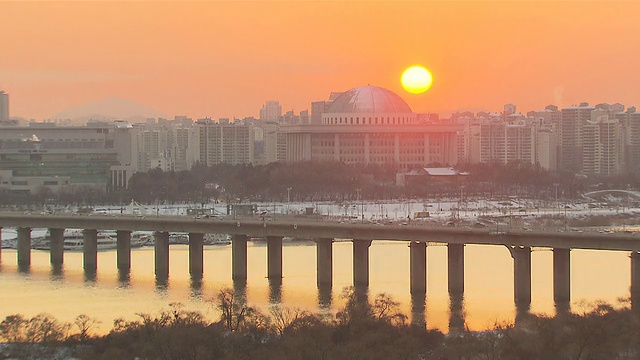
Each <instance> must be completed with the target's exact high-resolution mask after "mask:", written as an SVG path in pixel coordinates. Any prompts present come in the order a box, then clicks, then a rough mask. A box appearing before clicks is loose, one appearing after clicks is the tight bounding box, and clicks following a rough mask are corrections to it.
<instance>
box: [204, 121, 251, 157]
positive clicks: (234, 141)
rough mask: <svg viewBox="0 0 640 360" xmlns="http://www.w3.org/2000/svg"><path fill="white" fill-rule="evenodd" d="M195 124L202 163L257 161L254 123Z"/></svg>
mask: <svg viewBox="0 0 640 360" xmlns="http://www.w3.org/2000/svg"><path fill="white" fill-rule="evenodd" d="M195 126H196V131H197V134H198V135H197V136H198V140H197V143H198V149H199V154H198V161H199V162H200V164H202V165H206V166H211V165H214V164H220V163H227V164H249V163H255V158H254V156H255V153H254V145H255V144H254V142H255V134H254V126H253V125H242V124H235V123H232V124H220V123H217V124H216V123H201V122H198V123H196V125H195Z"/></svg>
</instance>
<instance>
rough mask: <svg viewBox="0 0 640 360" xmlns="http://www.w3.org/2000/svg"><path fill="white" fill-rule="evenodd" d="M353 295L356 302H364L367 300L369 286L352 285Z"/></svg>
mask: <svg viewBox="0 0 640 360" xmlns="http://www.w3.org/2000/svg"><path fill="white" fill-rule="evenodd" d="M353 295H354V299H355V301H356V303H358V304H365V303H368V302H369V287H368V286H363V285H357V286H354V287H353Z"/></svg>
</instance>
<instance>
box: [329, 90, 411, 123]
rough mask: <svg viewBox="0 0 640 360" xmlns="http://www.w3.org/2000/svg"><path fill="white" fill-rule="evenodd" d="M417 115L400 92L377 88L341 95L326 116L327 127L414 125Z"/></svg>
mask: <svg viewBox="0 0 640 360" xmlns="http://www.w3.org/2000/svg"><path fill="white" fill-rule="evenodd" d="M415 122H416V115H415V114H414V113H413V112H411V108H409V105H407V103H406V102H404V100H402V98H401V97H400V96H398V95H397V94H396V93H394V92H392V91H390V90H387V89H384V88H381V87H377V86H371V85H367V86H362V87H358V88H355V89H351V90H349V91H347V92H344V93H342V95H340V96H338V98H336V99H335V100H334V101H333V102H332V103H331V105H329V108H328V109H327V112H326V113H324V114H322V123H323V124H325V125H354V124H355V125H360V124H362V125H365V124H366V125H383V124H385V125H397V124H413V123H415Z"/></svg>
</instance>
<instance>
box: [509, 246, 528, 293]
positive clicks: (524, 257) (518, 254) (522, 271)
mask: <svg viewBox="0 0 640 360" xmlns="http://www.w3.org/2000/svg"><path fill="white" fill-rule="evenodd" d="M511 254H512V256H513V280H514V284H513V290H514V300H515V302H516V304H522V305H526V304H531V247H530V246H514V247H513V249H512V252H511Z"/></svg>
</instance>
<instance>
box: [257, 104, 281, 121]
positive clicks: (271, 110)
mask: <svg viewBox="0 0 640 360" xmlns="http://www.w3.org/2000/svg"><path fill="white" fill-rule="evenodd" d="M281 116H282V106H280V102H279V101H277V100H272V101H267V102H266V103H264V105H263V106H262V109H260V120H262V121H278V120H280V117H281Z"/></svg>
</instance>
